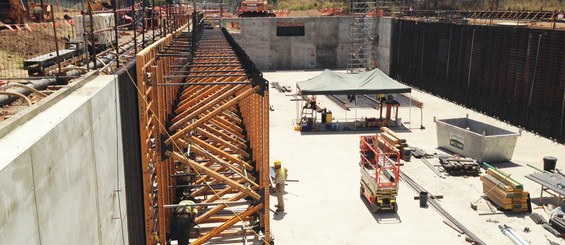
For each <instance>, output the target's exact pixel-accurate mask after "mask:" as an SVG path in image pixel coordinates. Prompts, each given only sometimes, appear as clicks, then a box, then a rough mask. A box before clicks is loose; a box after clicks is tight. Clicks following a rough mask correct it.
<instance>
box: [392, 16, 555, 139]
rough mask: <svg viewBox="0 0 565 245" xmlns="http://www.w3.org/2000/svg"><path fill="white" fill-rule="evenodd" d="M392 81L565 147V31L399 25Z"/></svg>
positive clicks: (402, 22)
mask: <svg viewBox="0 0 565 245" xmlns="http://www.w3.org/2000/svg"><path fill="white" fill-rule="evenodd" d="M392 35H393V36H392V51H391V72H390V75H391V77H393V78H395V79H397V80H399V81H402V82H404V83H406V84H408V85H411V86H413V87H417V88H419V89H421V90H424V91H427V92H429V93H432V94H434V95H436V96H439V97H442V98H445V99H447V100H450V101H452V102H455V103H458V104H461V105H464V106H465V107H467V108H471V109H474V110H476V111H479V112H482V113H484V114H487V115H489V116H492V117H495V118H498V119H500V120H502V121H506V122H508V123H510V124H512V125H516V126H518V127H521V128H524V129H526V130H529V131H532V132H535V133H538V134H540V135H542V136H544V137H547V138H550V139H553V140H556V141H558V142H560V143H565V124H564V120H565V31H556V30H542V29H529V28H523V27H501V26H472V25H459V24H448V23H421V22H415V21H408V20H396V21H395V22H394V23H393V34H392Z"/></svg>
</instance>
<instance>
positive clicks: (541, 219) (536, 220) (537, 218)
mask: <svg viewBox="0 0 565 245" xmlns="http://www.w3.org/2000/svg"><path fill="white" fill-rule="evenodd" d="M530 218H531V219H532V220H533V221H534V223H536V224H538V225H541V224H545V223H547V220H545V218H544V217H543V216H541V215H540V214H538V213H532V214H530Z"/></svg>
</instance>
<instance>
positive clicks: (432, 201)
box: [400, 170, 486, 245]
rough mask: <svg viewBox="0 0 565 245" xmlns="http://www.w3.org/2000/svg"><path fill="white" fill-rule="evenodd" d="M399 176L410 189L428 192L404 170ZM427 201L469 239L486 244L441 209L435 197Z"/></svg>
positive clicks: (481, 244)
mask: <svg viewBox="0 0 565 245" xmlns="http://www.w3.org/2000/svg"><path fill="white" fill-rule="evenodd" d="M400 178H402V179H403V180H404V181H406V183H408V185H410V186H411V187H412V189H414V190H415V191H417V192H428V191H427V190H426V189H424V188H423V187H422V186H420V185H418V183H416V181H414V180H412V179H411V178H410V177H408V175H406V174H405V173H404V172H402V170H400ZM428 193H429V192H428ZM428 203H430V204H431V205H432V207H434V208H435V209H436V210H437V211H438V212H439V213H440V214H441V215H443V217H445V218H446V219H448V220H449V221H451V222H452V223H453V224H454V225H455V226H457V227H458V228H459V229H460V230H461V231H463V232H464V233H465V234H466V235H467V236H469V238H470V239H472V240H473V241H475V242H476V243H477V244H480V245H486V243H485V242H483V241H482V240H481V239H480V238H479V237H478V236H476V235H475V234H473V232H471V231H470V230H469V229H467V228H466V227H465V226H464V225H463V224H461V223H460V222H459V221H458V220H457V219H455V218H454V217H453V216H451V215H450V214H449V213H448V212H447V211H445V209H443V208H442V207H441V205H440V204H439V202H437V201H436V200H435V199H432V198H428Z"/></svg>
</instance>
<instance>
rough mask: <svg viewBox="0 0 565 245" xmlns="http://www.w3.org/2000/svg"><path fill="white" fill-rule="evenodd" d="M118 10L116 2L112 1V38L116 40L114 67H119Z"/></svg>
mask: <svg viewBox="0 0 565 245" xmlns="http://www.w3.org/2000/svg"><path fill="white" fill-rule="evenodd" d="M117 8H118V0H113V1H112V11H113V12H114V35H116V36H115V37H114V38H115V39H116V42H115V43H114V45H115V47H114V48H115V50H116V67H120V47H119V45H120V44H119V42H118V12H117V11H116V10H117Z"/></svg>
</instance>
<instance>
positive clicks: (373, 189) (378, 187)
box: [359, 134, 400, 213]
mask: <svg viewBox="0 0 565 245" xmlns="http://www.w3.org/2000/svg"><path fill="white" fill-rule="evenodd" d="M360 155H361V161H360V162H359V167H360V168H361V196H364V197H365V198H367V200H368V201H369V203H370V204H371V212H373V213H376V212H378V211H393V212H396V211H397V210H398V204H397V203H396V195H397V194H398V181H399V178H400V152H399V151H398V150H397V149H396V148H395V147H394V146H392V145H391V144H389V143H388V142H387V141H386V140H385V139H384V138H383V137H382V136H380V135H379V134H377V135H371V136H361V140H360Z"/></svg>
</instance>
